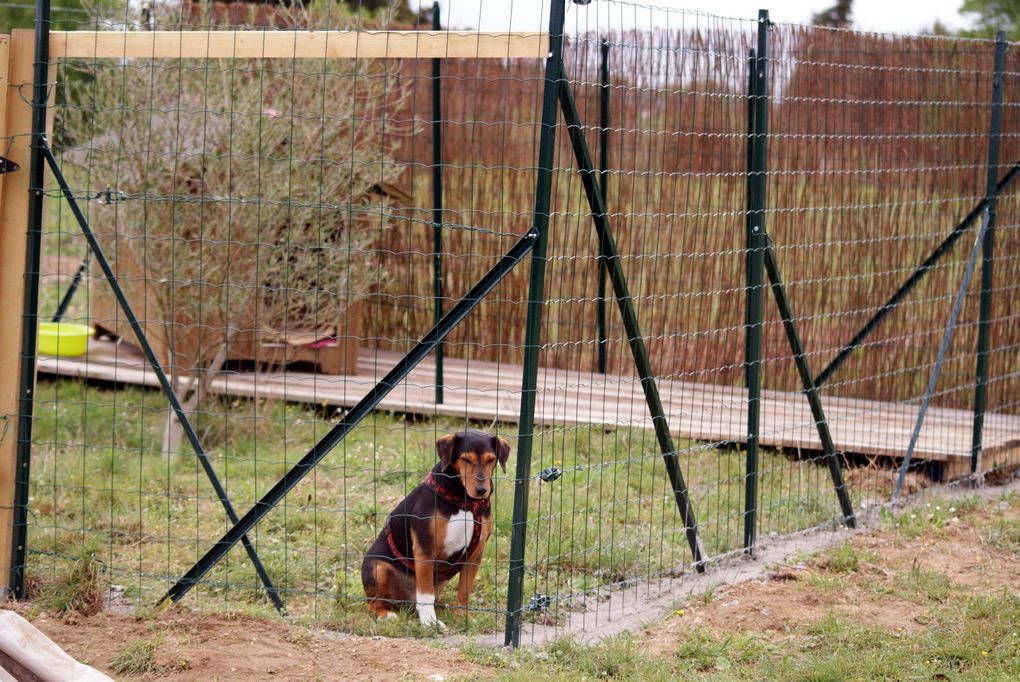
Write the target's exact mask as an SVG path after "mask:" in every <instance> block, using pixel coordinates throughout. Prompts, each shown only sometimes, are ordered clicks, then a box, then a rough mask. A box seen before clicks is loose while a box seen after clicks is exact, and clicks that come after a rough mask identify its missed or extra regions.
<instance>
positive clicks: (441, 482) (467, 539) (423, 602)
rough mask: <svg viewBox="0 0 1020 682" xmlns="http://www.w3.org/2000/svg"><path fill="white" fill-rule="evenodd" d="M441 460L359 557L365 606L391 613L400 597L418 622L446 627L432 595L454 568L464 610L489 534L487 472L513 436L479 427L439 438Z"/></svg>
mask: <svg viewBox="0 0 1020 682" xmlns="http://www.w3.org/2000/svg"><path fill="white" fill-rule="evenodd" d="M436 453H437V454H438V455H439V463H438V464H436V466H435V467H434V468H433V469H432V471H431V472H430V473H429V475H428V476H426V477H425V481H424V482H423V483H421V484H420V485H419V486H418V487H417V488H415V489H414V490H412V491H411V492H410V494H408V496H407V497H405V498H404V499H403V500H401V501H400V504H398V505H397V507H396V508H395V509H394V510H393V511H392V512H391V513H390V515H389V518H388V519H387V520H386V526H385V527H384V528H383V530H382V532H381V533H380V534H379V537H378V538H376V540H375V543H374V544H373V545H372V547H371V548H370V549H369V550H368V553H367V554H366V555H365V560H364V562H363V563H362V564H361V582H362V585H363V586H364V588H365V596H366V597H368V609H369V611H371V612H372V613H373V614H375V617H376V618H393V617H395V616H396V613H394V609H396V608H398V607H399V606H400V605H401V604H411V603H414V604H415V610H416V611H417V613H418V620H419V621H421V623H422V625H434V626H436V627H439V628H441V629H442V628H445V627H446V626H445V625H444V624H443V623H442V622H441V621H440V620H439V619H438V618H437V617H436V608H435V605H436V597H437V596H438V595H439V594H440V593H441V592H442V591H443V587H445V586H446V583H447V582H449V581H450V579H451V578H453V577H454V576H455V575H458V574H460V583H459V584H458V586H457V605H458V606H459V607H460V608H464V609H467V605H468V597H469V596H470V595H471V586H472V585H473V584H474V582H475V576H476V575H478V568H479V564H480V563H481V560H482V553H483V552H484V550H485V543H486V541H487V540H488V539H489V535H490V534H491V533H492V509H491V508H490V507H489V496H490V495H491V494H492V471H493V469H494V468H495V466H496V463H497V462H498V463H499V466H500V468H502V469H503V472H504V473H505V472H506V462H507V459H508V458H509V457H510V443H508V442H507V441H506V439H504V438H502V437H498V436H491V435H489V434H487V433H484V432H482V431H464V432H462V433H452V434H449V435H447V436H443V437H442V438H440V439H439V440H438V441H436Z"/></svg>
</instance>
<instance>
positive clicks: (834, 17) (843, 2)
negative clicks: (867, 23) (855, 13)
mask: <svg viewBox="0 0 1020 682" xmlns="http://www.w3.org/2000/svg"><path fill="white" fill-rule="evenodd" d="M851 5H853V0H836V4H835V5H833V6H832V7H830V8H829V9H827V10H823V11H821V12H819V13H818V14H816V15H815V16H813V17H812V18H811V23H812V24H814V25H815V26H830V27H832V28H849V26H850V24H852V23H853V21H852V20H851V19H850V11H851Z"/></svg>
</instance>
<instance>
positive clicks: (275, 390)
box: [38, 340, 1020, 462]
mask: <svg viewBox="0 0 1020 682" xmlns="http://www.w3.org/2000/svg"><path fill="white" fill-rule="evenodd" d="M399 359H400V354H399V353H396V352H390V351H371V350H362V351H361V353H360V355H359V360H358V374H357V375H354V376H333V375H328V374H318V373H312V372H294V371H290V370H288V371H286V372H283V371H269V372H259V373H254V372H241V373H228V374H225V375H224V376H223V377H222V378H218V379H216V380H215V381H214V382H213V384H212V391H213V392H215V393H220V394H224V395H232V396H242V397H247V398H252V397H256V396H258V397H270V398H276V399H281V400H287V401H291V402H303V403H313V404H316V405H336V406H343V407H349V406H351V405H354V404H355V403H356V402H357V401H358V400H359V399H361V398H362V397H363V396H364V395H365V394H366V393H367V392H368V390H369V389H370V388H371V387H372V386H373V385H374V384H375V383H376V381H377V380H378V379H379V378H381V377H382V376H384V375H385V373H386V372H387V371H389V369H390V368H392V367H393V366H394V365H395V364H396V362H397V361H398V360H399ZM38 366H39V371H40V373H42V374H48V375H59V376H69V377H88V378H91V379H98V380H101V381H116V382H123V383H128V384H137V385H145V386H152V387H156V386H158V384H157V381H156V377H155V375H154V374H153V372H152V370H151V369H149V367H148V366H147V365H146V363H145V360H144V358H143V357H142V356H141V354H140V353H139V352H138V350H137V349H136V348H135V347H134V346H131V345H127V344H121V345H119V346H118V345H116V344H115V343H113V342H112V341H106V340H98V341H91V342H90V345H89V353H88V355H86V356H84V357H81V358H57V357H46V356H43V357H40V359H39V365H38ZM444 370H445V382H446V385H445V388H444V402H443V403H442V404H440V405H436V404H435V401H434V392H435V384H434V382H435V365H434V364H433V362H432V361H431V360H426V361H425V362H423V363H422V364H420V365H419V366H418V367H417V368H416V369H415V370H414V371H413V372H411V374H410V376H409V377H408V378H407V380H405V381H404V382H402V383H401V384H400V385H398V386H397V387H396V388H395V389H394V390H393V391H392V392H390V394H389V395H388V396H387V397H386V398H385V399H384V400H383V402H382V403H381V404H380V409H383V410H391V411H394V412H404V413H412V414H420V415H446V416H453V417H465V418H470V419H473V420H479V421H492V420H499V421H503V422H516V421H517V419H518V417H519V414H518V412H519V409H520V381H521V367H520V365H516V364H509V363H494V362H481V361H474V360H472V361H466V360H459V359H454V358H448V359H446V362H445V368H444ZM659 391H660V393H661V395H662V400H663V403H664V405H665V407H666V410H667V412H668V418H669V424H670V428H671V429H672V431H673V433H674V434H675V435H676V436H678V437H682V438H688V439H692V440H698V441H708V442H744V441H745V440H746V422H747V404H746V393H745V391H743V390H742V389H740V388H735V387H730V386H716V385H712V384H698V383H691V382H684V381H669V380H664V381H661V382H660V383H659ZM824 407H825V411H826V417H827V419H828V421H829V423H830V428H831V431H832V436H833V439H834V440H835V442H836V446H837V447H838V448H839V449H840V450H842V451H844V452H852V453H858V454H865V455H882V456H891V457H901V456H902V455H903V453H904V452H905V450H906V447H907V444H908V442H909V440H910V434H911V432H912V430H913V427H914V421H915V419H916V418H917V406H916V405H908V404H900V403H884V402H875V401H869V400H858V399H850V398H825V399H824ZM535 419H536V421H537V422H538V423H539V424H542V425H546V426H552V425H572V424H603V425H606V426H610V427H621V426H636V427H642V428H651V421H650V419H649V417H648V413H647V411H646V408H645V403H644V395H643V393H642V391H641V386H640V383H639V382H638V380H637V379H636V378H635V377H628V376H617V375H600V374H596V373H584V372H576V371H567V370H559V369H540V370H539V376H538V400H537V407H536V415H535ZM761 419H762V434H761V439H760V440H761V443H762V444H763V445H769V446H775V447H784V448H802V449H807V450H818V449H819V444H818V434H817V431H816V429H815V425H814V420H813V419H812V417H811V412H810V410H809V408H808V404H807V401H806V400H805V399H804V397H803V396H802V395H801V394H798V393H784V392H777V391H765V392H764V394H763V402H762V413H761ZM971 428H972V416H971V413H970V412H968V411H965V410H954V409H946V408H932V409H929V411H928V415H927V418H926V419H925V424H924V428H923V429H922V431H921V436H920V439H919V441H918V444H917V447H916V449H915V456H916V457H917V458H918V459H926V460H938V461H950V462H959V461H960V460H961V459H963V458H968V457H969V456H970V442H971ZM984 441H985V453H986V456H991V455H994V454H995V453H997V452H1000V451H1006V450H1011V449H1013V448H1016V447H1017V446H1018V445H1020V416H1014V415H1004V414H988V415H987V416H986V418H985V438H984Z"/></svg>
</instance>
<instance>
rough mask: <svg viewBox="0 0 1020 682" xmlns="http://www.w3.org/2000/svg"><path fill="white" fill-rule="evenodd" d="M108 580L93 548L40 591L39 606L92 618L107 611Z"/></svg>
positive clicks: (85, 550)
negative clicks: (101, 610) (104, 602)
mask: <svg viewBox="0 0 1020 682" xmlns="http://www.w3.org/2000/svg"><path fill="white" fill-rule="evenodd" d="M105 589H106V581H105V579H104V577H103V567H102V564H101V563H100V561H99V560H98V559H97V558H96V552H95V550H94V548H93V547H92V546H89V547H86V548H85V549H83V550H82V551H81V553H80V555H79V556H78V557H77V558H76V559H74V560H73V562H72V563H71V566H70V568H68V569H67V570H66V571H65V572H64V573H63V574H62V575H61V576H59V577H58V578H57V579H56V580H55V581H53V582H52V583H49V584H43V586H42V587H41V588H40V590H39V596H38V599H37V603H38V604H39V605H40V606H42V607H43V608H44V609H48V610H51V611H56V612H58V613H65V614H67V613H79V614H82V615H84V616H91V615H93V614H94V613H98V612H99V610H100V609H102V608H103V596H104V593H105Z"/></svg>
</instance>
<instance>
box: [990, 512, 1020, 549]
mask: <svg viewBox="0 0 1020 682" xmlns="http://www.w3.org/2000/svg"><path fill="white" fill-rule="evenodd" d="M981 540H982V541H983V542H984V543H985V544H986V545H990V546H992V547H994V548H995V549H997V550H999V551H1000V552H1006V553H1008V554H1013V555H1020V520H1018V519H1012V518H1000V519H996V520H995V521H994V522H993V524H992V527H991V528H989V529H988V530H987V531H986V532H985V533H984V534H982V537H981Z"/></svg>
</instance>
